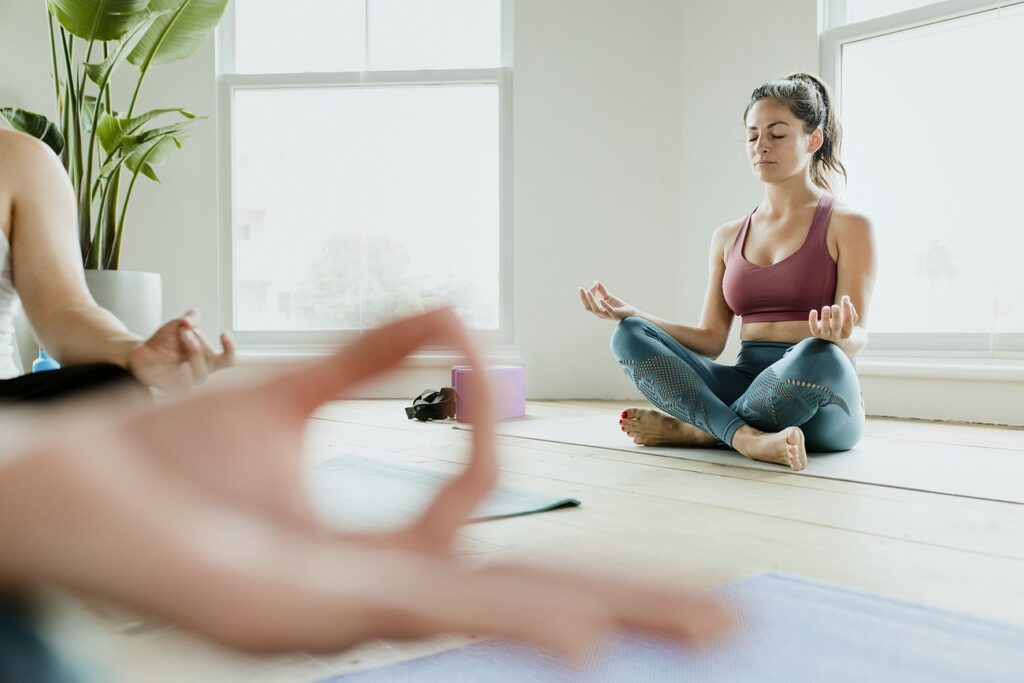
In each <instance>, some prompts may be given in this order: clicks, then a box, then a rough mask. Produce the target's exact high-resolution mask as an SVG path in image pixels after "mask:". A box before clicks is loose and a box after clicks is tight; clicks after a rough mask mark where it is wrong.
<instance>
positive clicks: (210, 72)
mask: <svg viewBox="0 0 1024 683" xmlns="http://www.w3.org/2000/svg"><path fill="white" fill-rule="evenodd" d="M0 64H4V65H5V68H4V69H3V74H4V75H3V77H2V78H0V106H5V105H9V106H16V107H22V108H25V109H30V110H34V111H38V112H40V113H42V114H45V115H47V116H49V117H50V118H51V119H52V118H55V104H54V101H53V100H54V96H53V85H52V81H51V80H50V47H49V33H48V29H47V25H46V10H45V4H44V3H42V2H26V1H19V2H11V1H5V2H3V3H0ZM129 71H132V72H134V71H135V67H134V66H132V65H130V64H125V65H124V66H122V67H121V72H120V74H119V75H120V76H121V78H119V79H118V81H117V83H116V86H117V89H116V90H115V95H117V97H115V100H114V106H115V108H117V106H118V103H120V106H121V107H122V108H125V109H126V108H127V105H128V102H129V100H130V97H131V91H130V90H127V87H126V85H127V83H128V80H129V79H128V78H127V76H128V72H129ZM215 83H216V81H215V74H214V45H213V41H212V40H211V41H209V42H208V43H207V44H206V45H204V46H203V47H201V48H200V49H199V52H198V53H197V54H196V55H195V56H193V58H192V59H190V60H187V61H184V62H178V63H175V64H170V65H165V66H160V67H156V68H153V69H152V70H151V71H150V72H149V74H148V75H147V77H146V81H145V83H144V84H143V89H142V94H141V95H140V98H139V103H138V105H137V107H136V111H146V110H148V109H150V108H154V107H168V106H176V107H178V106H180V107H185V108H186V109H190V110H191V111H193V112H195V113H197V114H201V115H208V116H211V117H212V116H213V115H214V114H215V105H216V97H215V95H216V92H215ZM215 133H216V127H215V125H214V121H213V120H212V119H211V120H205V121H201V122H199V123H198V124H197V125H196V126H194V127H193V132H192V133H191V135H190V136H189V137H188V138H187V139H186V140H185V142H184V146H183V147H184V148H183V149H182V150H181V151H179V152H178V154H177V156H174V157H172V158H171V159H170V160H169V161H168V162H167V163H166V165H164V166H163V167H160V168H158V169H157V173H158V175H160V176H161V181H162V182H161V185H156V184H154V183H153V182H151V181H149V180H148V179H146V178H142V177H140V179H139V182H138V183H137V184H136V188H135V192H134V195H133V200H132V206H131V208H130V210H129V213H128V223H127V225H126V228H125V239H124V244H123V252H122V256H121V259H122V262H121V267H122V269H124V270H145V271H154V272H158V273H160V274H161V275H162V276H163V286H164V314H165V316H167V317H169V316H171V315H175V314H178V313H183V312H184V311H185V310H186V309H187V308H188V307H196V308H198V309H200V311H201V312H202V313H203V316H204V318H206V319H207V320H209V321H210V322H212V323H214V325H213V326H210V325H206V326H205V329H206V330H207V331H208V332H211V333H212V332H215V330H216V326H215V325H216V319H217V315H218V303H217V276H216V273H217V224H216V221H217V194H216V188H217V176H216V136H215Z"/></svg>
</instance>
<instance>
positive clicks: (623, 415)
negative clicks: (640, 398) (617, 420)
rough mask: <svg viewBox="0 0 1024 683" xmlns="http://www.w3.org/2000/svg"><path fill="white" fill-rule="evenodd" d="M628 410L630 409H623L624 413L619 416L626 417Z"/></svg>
mask: <svg viewBox="0 0 1024 683" xmlns="http://www.w3.org/2000/svg"><path fill="white" fill-rule="evenodd" d="M627 412H628V411H625V410H623V411H622V415H620V416H619V417H626V413H627Z"/></svg>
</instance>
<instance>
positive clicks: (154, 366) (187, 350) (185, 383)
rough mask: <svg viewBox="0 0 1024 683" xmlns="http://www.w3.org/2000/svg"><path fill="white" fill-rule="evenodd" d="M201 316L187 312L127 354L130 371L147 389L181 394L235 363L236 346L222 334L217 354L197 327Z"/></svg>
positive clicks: (166, 324) (193, 312)
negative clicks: (220, 347) (149, 387)
mask: <svg viewBox="0 0 1024 683" xmlns="http://www.w3.org/2000/svg"><path fill="white" fill-rule="evenodd" d="M198 322H199V314H198V313H197V312H196V311H188V312H187V313H186V314H185V315H183V316H181V317H180V318H175V319H174V320H170V321H168V322H166V323H164V325H163V326H162V327H160V329H158V330H157V331H156V332H154V333H153V336H151V337H150V338H149V339H147V340H146V341H145V342H143V343H142V344H141V345H139V346H138V347H136V348H135V349H134V350H133V351H132V352H131V353H130V354H129V355H128V370H129V371H130V372H131V373H132V374H133V375H135V378H136V379H138V380H139V381H140V382H142V383H143V384H145V385H147V386H151V387H155V388H157V389H160V390H161V391H165V392H167V393H169V394H175V395H180V394H183V393H185V392H187V391H188V390H189V389H190V388H191V387H192V386H193V385H195V384H202V383H203V382H204V381H205V380H206V378H207V377H208V376H209V374H210V373H211V372H215V371H217V370H221V369H223V368H227V367H230V366H232V365H234V364H235V345H234V343H233V342H232V341H231V337H229V336H228V335H227V334H221V336H220V343H221V346H222V351H221V352H220V353H217V352H216V351H214V350H213V349H212V348H211V347H210V344H209V343H208V342H207V341H206V338H205V337H203V333H202V332H200V331H199V329H198V328H197V327H196V324H198Z"/></svg>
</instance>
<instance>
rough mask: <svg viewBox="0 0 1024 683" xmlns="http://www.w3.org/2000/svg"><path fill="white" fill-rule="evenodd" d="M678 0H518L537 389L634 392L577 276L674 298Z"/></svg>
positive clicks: (520, 234) (522, 279) (523, 263)
mask: <svg viewBox="0 0 1024 683" xmlns="http://www.w3.org/2000/svg"><path fill="white" fill-rule="evenodd" d="M681 7H682V3H680V2H676V1H674V0H645V1H644V2H626V1H625V0H623V1H615V2H593V1H592V0H560V1H559V2H551V1H550V0H517V2H516V4H515V53H514V67H513V68H514V89H513V101H514V116H513V120H514V137H515V142H514V149H515V155H514V164H515V172H514V178H515V181H514V188H515V193H514V224H515V228H514V230H515V245H516V250H515V273H516V289H515V303H516V333H517V341H518V344H519V348H520V351H521V352H522V354H523V356H524V357H525V361H526V366H527V382H528V386H529V391H530V394H531V395H532V396H534V397H614V396H623V395H632V393H631V392H632V391H633V390H632V387H631V386H630V385H629V383H628V381H627V380H626V378H625V377H624V376H623V375H622V373H621V371H620V370H619V369H618V367H617V365H616V363H615V362H614V360H613V359H612V357H611V354H610V353H609V350H608V338H609V335H610V333H611V331H612V328H613V325H612V323H611V322H609V321H605V320H599V319H597V318H594V317H593V316H590V315H589V314H587V313H586V312H585V311H583V309H582V307H581V305H580V303H579V299H578V297H577V294H576V287H577V286H581V285H582V286H589V285H590V284H592V283H593V281H594V280H595V279H601V280H603V281H604V282H605V283H606V284H607V285H608V286H609V287H611V288H612V290H613V291H614V292H616V293H618V294H619V295H620V296H622V297H623V298H625V299H627V300H628V301H635V302H637V303H638V304H640V303H642V305H643V306H646V307H649V308H650V309H651V310H657V311H662V312H665V313H666V314H671V313H673V312H675V311H677V310H678V309H679V306H680V301H681V298H682V297H681V293H680V291H679V289H678V287H677V286H676V284H675V277H674V273H676V272H677V270H678V268H679V264H678V260H677V255H678V253H679V252H680V249H681V244H682V233H681V231H680V214H679V193H678V188H679V184H680V172H681V170H680V165H681V158H680V156H679V145H680V140H679V132H680V122H679V110H680V96H681V78H680V76H681V67H680V62H679V52H680V38H681V35H680V28H681Z"/></svg>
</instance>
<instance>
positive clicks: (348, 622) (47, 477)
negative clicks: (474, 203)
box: [0, 309, 731, 657]
mask: <svg viewBox="0 0 1024 683" xmlns="http://www.w3.org/2000/svg"><path fill="white" fill-rule="evenodd" d="M439 343H440V344H449V345H453V346H456V347H457V348H459V349H460V350H461V351H462V353H463V355H464V356H465V359H466V361H467V363H468V364H469V365H470V366H471V367H474V368H475V369H477V370H480V369H482V367H483V366H482V364H481V359H480V357H479V354H478V353H477V351H476V349H475V347H474V346H473V344H472V342H471V341H470V338H469V335H468V333H467V332H466V330H465V329H464V327H463V326H462V325H461V323H460V322H459V321H458V319H457V318H456V316H455V314H454V313H452V312H451V311H450V310H448V309H441V310H437V311H433V312H430V313H426V314H424V315H420V316H416V317H413V318H408V319H405V320H399V321H397V322H394V323H392V324H390V325H387V326H385V327H383V328H380V329H378V330H373V331H370V332H367V333H366V334H364V335H363V336H362V337H360V338H359V339H358V340H357V341H356V342H355V343H353V344H351V345H350V346H348V347H347V348H345V349H343V350H341V351H339V352H337V353H335V354H333V355H331V356H330V357H328V358H325V359H322V360H318V361H316V362H314V363H311V364H307V365H304V366H302V367H300V368H297V369H295V370H291V371H288V372H286V373H284V374H282V375H280V376H278V377H275V378H273V379H270V380H265V381H263V382H260V383H257V384H255V385H251V386H248V387H244V388H243V387H239V388H233V389H221V390H219V391H217V392H209V393H203V394H200V395H194V396H191V397H188V398H185V399H182V400H180V401H178V402H176V403H171V404H165V405H161V406H158V407H156V408H151V409H147V410H145V411H143V412H141V413H138V414H136V415H134V416H133V417H130V418H129V419H127V420H126V421H115V420H114V419H113V418H111V417H109V416H110V415H111V413H112V412H113V411H110V410H106V409H105V408H108V407H109V406H108V405H107V404H103V403H102V402H98V401H97V402H93V403H87V404H79V406H78V407H77V409H76V410H75V411H74V412H73V413H72V414H70V415H67V414H66V415H61V414H59V413H55V414H50V415H48V416H46V420H45V423H46V424H51V425H52V424H55V423H59V424H63V425H64V427H66V429H62V430H54V432H53V433H54V434H55V436H54V437H53V438H55V439H58V441H57V442H56V443H47V444H45V446H44V447H39V448H37V450H36V452H35V453H34V454H29V455H27V456H26V457H22V458H19V459H16V460H14V461H13V463H10V462H9V463H6V464H4V463H0V517H3V518H4V519H6V520H8V523H7V524H5V525H2V526H0V586H4V585H15V586H22V587H23V586H30V587H34V586H35V585H38V584H40V583H42V582H55V583H59V584H61V585H65V586H68V587H70V588H73V589H77V590H82V591H86V592H88V593H90V594H93V595H100V596H105V597H107V598H110V599H114V600H117V601H119V602H121V603H123V604H126V605H128V606H130V607H134V608H137V609H142V610H143V611H146V612H148V613H150V614H153V615H156V616H159V617H161V618H164V619H168V620H170V621H173V622H174V623H177V624H180V625H182V626H185V627H187V628H191V629H193V630H196V631H198V632H200V633H202V634H205V635H206V636H208V637H211V638H214V639H216V640H219V641H221V642H224V643H227V644H230V645H233V646H236V647H242V648H246V649H254V650H272V651H283V650H304V651H333V650H338V649H342V648H345V647H349V646H352V645H355V644H358V643H360V642H363V641H366V640H369V639H373V638H418V637H424V636H428V635H432V634H435V633H441V632H474V633H482V634H490V635H503V636H511V637H514V638H517V639H523V640H527V641H531V642H534V643H537V644H540V645H542V646H546V647H551V648H554V649H556V650H558V651H561V652H563V653H566V654H569V655H571V656H577V657H578V656H582V655H583V654H584V653H585V652H586V651H587V649H588V648H589V647H590V646H591V645H592V644H593V642H594V640H595V639H596V638H598V637H600V636H601V635H603V634H604V633H605V632H606V631H607V630H608V629H612V628H630V629H638V630H645V631H652V632H655V633H658V634H661V635H664V636H667V637H670V638H673V639H676V640H680V641H686V642H695V641H701V640H706V639H708V638H712V637H715V636H717V635H719V634H721V633H723V632H724V631H726V630H727V629H728V627H729V626H730V623H731V618H730V616H729V615H728V613H727V611H726V610H725V609H724V608H723V607H721V606H720V605H719V604H718V603H716V602H714V601H712V600H711V599H708V598H704V597H700V596H697V595H695V594H693V593H692V592H690V591H688V590H687V589H685V588H683V587H679V586H664V587H658V586H653V585H649V584H645V583H642V582H629V581H623V580H610V579H603V578H599V577H595V576H588V575H582V574H578V573H574V572H563V571H555V570H548V569H540V568H535V567H529V566H524V565H491V566H485V567H482V568H481V567H478V566H474V565H470V564H468V563H467V562H466V561H465V560H464V559H463V558H460V557H459V556H457V555H456V554H454V553H452V552H450V550H451V546H452V542H453V538H454V535H455V532H456V531H457V529H458V528H459V527H460V526H461V525H462V524H463V523H464V522H465V520H466V519H467V517H468V516H469V515H470V514H471V512H472V511H473V510H474V509H475V508H476V506H477V504H478V503H479V501H480V500H481V499H482V498H483V497H484V496H485V495H486V494H487V493H488V491H489V490H490V489H491V488H492V486H493V485H494V483H495V481H496V479H497V476H498V467H497V461H496V455H495V450H494V436H493V432H494V425H493V423H494V418H493V409H492V407H491V401H490V394H489V391H488V386H487V380H486V377H487V375H486V373H485V372H481V371H477V372H472V373H470V374H469V376H468V377H469V380H470V381H472V382H474V386H473V395H474V397H476V399H477V400H479V401H480V403H479V404H478V405H476V406H474V410H473V413H472V416H473V427H474V429H473V433H472V442H471V452H470V459H469V462H468V464H467V466H466V468H465V469H464V470H463V471H462V472H461V473H460V474H459V475H457V476H456V477H455V478H453V479H452V480H451V481H450V482H449V483H448V484H447V485H446V486H445V487H444V488H443V489H442V490H441V492H440V493H439V494H438V496H437V497H436V498H435V499H434V500H433V501H432V502H431V503H430V504H429V505H428V506H427V508H426V510H425V511H424V512H423V514H422V515H421V516H420V517H419V518H418V519H416V520H415V521H413V522H412V523H411V524H408V525H406V526H404V527H401V528H398V529H395V530H391V531H386V532H382V533H362V534H346V533H334V532H332V531H330V530H328V529H326V528H325V527H324V526H323V525H322V524H321V523H320V521H319V520H318V519H317V517H316V515H315V514H314V512H313V508H312V505H311V504H310V503H309V501H308V498H307V494H306V491H305V487H304V486H303V483H302V478H301V470H300V468H301V457H302V433H303V430H304V427H305V424H306V421H307V420H308V418H309V416H310V415H311V414H312V412H313V411H314V410H315V409H316V408H317V407H318V406H319V405H321V404H322V403H324V402H325V401H328V400H331V399H335V398H339V397H341V396H343V395H344V394H345V393H347V392H350V391H352V390H353V388H354V387H356V386H358V385H359V384H360V383H362V382H364V381H366V380H368V379H370V378H372V377H375V376H377V375H379V374H381V373H383V372H385V371H387V370H389V369H391V368H393V367H394V366H395V365H396V364H398V362H399V361H400V360H401V359H402V358H404V357H405V356H406V355H408V354H409V353H411V352H412V351H413V350H415V349H416V348H418V347H419V346H421V345H424V344H439ZM104 416H105V417H104ZM94 418H95V419H94ZM29 432H30V433H33V434H35V433H37V432H38V430H36V429H35V428H34V427H30V428H29ZM43 492H45V494H46V495H43Z"/></svg>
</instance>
